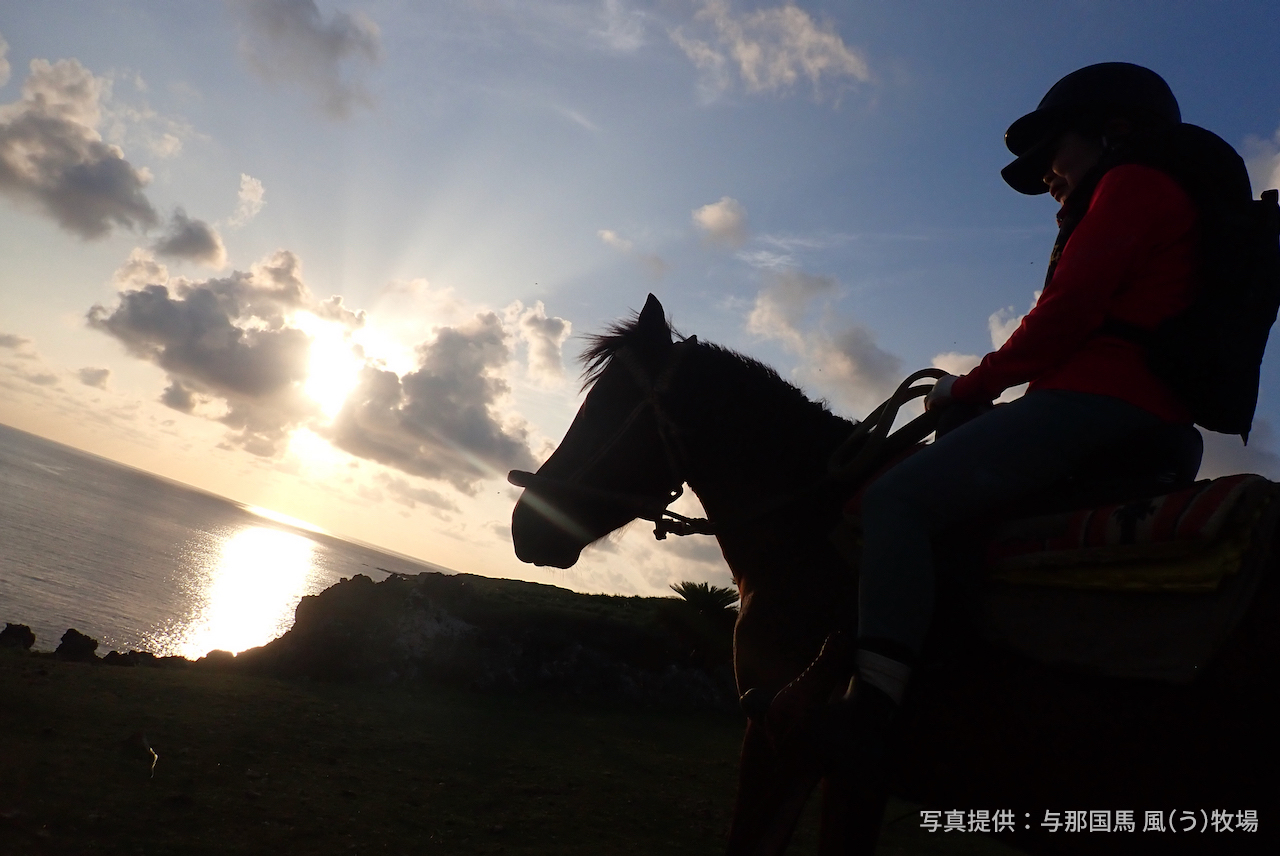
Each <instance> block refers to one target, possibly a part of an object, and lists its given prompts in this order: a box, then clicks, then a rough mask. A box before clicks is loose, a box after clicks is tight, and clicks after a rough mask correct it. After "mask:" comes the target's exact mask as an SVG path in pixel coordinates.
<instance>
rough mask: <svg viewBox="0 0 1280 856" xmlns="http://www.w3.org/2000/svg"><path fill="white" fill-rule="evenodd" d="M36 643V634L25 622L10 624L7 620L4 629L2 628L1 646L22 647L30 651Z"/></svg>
mask: <svg viewBox="0 0 1280 856" xmlns="http://www.w3.org/2000/svg"><path fill="white" fill-rule="evenodd" d="M34 644H36V634H35V633H33V632H32V630H31V628H30V627H28V626H27V625H25V624H9V623H8V622H5V625H4V630H0V648H21V649H22V650H24V651H30V650H31V646H32V645H34Z"/></svg>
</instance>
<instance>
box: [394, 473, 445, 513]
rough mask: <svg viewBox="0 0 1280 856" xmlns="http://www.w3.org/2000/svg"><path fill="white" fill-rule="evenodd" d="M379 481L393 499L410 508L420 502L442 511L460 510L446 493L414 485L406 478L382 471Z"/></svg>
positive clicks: (415, 506)
mask: <svg viewBox="0 0 1280 856" xmlns="http://www.w3.org/2000/svg"><path fill="white" fill-rule="evenodd" d="M378 482H379V483H381V484H382V485H383V486H384V487H385V488H386V489H387V491H388V492H389V493H390V494H391V498H392V500H393V501H395V502H398V503H400V504H401V505H407V506H408V507H409V508H417V507H418V503H422V504H423V505H427V506H430V507H432V508H439V509H440V510H442V511H454V512H456V511H459V510H460V509H459V508H458V506H457V504H456V503H454V502H452V501H451V500H450V499H449V498H448V497H446V496H445V495H444V494H442V493H437V492H436V491H434V490H430V489H429V488H425V487H414V486H413V485H412V484H410V483H409V482H408V481H407V480H406V479H402V478H398V477H396V476H392V475H388V474H386V473H382V474H381V475H379V476H378Z"/></svg>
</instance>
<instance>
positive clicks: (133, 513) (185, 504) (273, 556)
mask: <svg viewBox="0 0 1280 856" xmlns="http://www.w3.org/2000/svg"><path fill="white" fill-rule="evenodd" d="M430 571H434V572H438V573H446V574H455V573H457V571H455V570H454V569H452V568H448V567H445V566H443V565H438V564H435V563H433V562H430V561H426V560H423V559H417V558H414V557H412V556H406V555H404V554H401V553H397V552H395V551H393V550H388V549H385V548H382V547H378V546H377V545H373V544H368V543H364V542H361V541H358V540H356V539H353V538H348V537H344V536H341V535H337V534H334V533H332V532H328V531H327V530H325V529H323V528H322V527H319V526H316V525H314V524H311V523H309V522H308V521H304V520H299V519H296V518H293V517H290V516H288V515H284V514H281V513H278V512H275V511H273V510H271V509H267V508H261V507H258V506H253V505H248V504H246V503H242V502H239V501H237V500H234V499H231V498H228V497H224V496H220V495H218V494H216V493H213V492H211V491H209V490H205V489H202V488H198V487H195V486H192V485H188V484H184V483H182V482H179V481H176V480H174V479H171V478H166V477H164V476H160V475H157V474H155V473H151V472H148V471H146V470H143V469H140V468H138V467H134V466H130V465H128V464H122V463H120V462H117V461H113V460H110V459H108V458H104V457H102V456H100V455H96V454H94V453H92V452H87V451H84V450H82V449H77V448H75V447H72V446H67V445H65V444H62V443H58V442H57V441H54V440H50V439H48V438H45V437H40V436H39V435H36V434H31V433H30V432H27V431H24V430H22V429H20V428H15V427H13V426H11V425H6V424H4V423H0V621H3V622H7V623H13V624H25V625H27V626H28V627H31V628H32V630H33V631H34V632H35V634H36V644H35V648H36V649H37V650H42V651H52V650H54V649H55V648H56V647H57V646H58V643H59V640H60V639H61V637H62V634H63V633H64V632H65V631H66V630H67V629H71V628H74V629H76V630H77V631H79V632H81V633H84V634H86V635H88V636H91V637H93V638H95V639H97V640H98V641H99V643H100V645H99V649H98V653H99V654H103V653H105V652H107V651H110V650H118V651H129V650H140V651H149V652H150V653H153V654H156V655H158V656H169V655H179V656H184V657H188V658H189V659H197V658H199V657H201V656H204V655H205V654H207V653H208V651H210V650H215V649H220V650H230V651H233V652H238V651H241V650H245V649H247V648H251V647H256V646H258V645H263V644H266V643H267V642H269V641H271V640H272V639H274V638H277V637H278V636H280V635H281V634H283V633H284V632H285V631H286V630H287V629H288V628H289V627H290V626H291V625H292V623H293V611H294V609H295V608H296V606H297V604H298V601H300V600H301V599H302V597H304V596H306V595H312V594H318V593H319V592H320V591H323V590H324V589H325V588H328V587H329V586H330V585H333V584H334V583H337V582H338V581H339V580H341V579H342V578H344V577H352V576H355V575H356V574H365V575H366V576H369V577H371V578H373V579H374V580H381V579H384V578H386V577H387V576H388V575H390V574H417V573H423V572H430Z"/></svg>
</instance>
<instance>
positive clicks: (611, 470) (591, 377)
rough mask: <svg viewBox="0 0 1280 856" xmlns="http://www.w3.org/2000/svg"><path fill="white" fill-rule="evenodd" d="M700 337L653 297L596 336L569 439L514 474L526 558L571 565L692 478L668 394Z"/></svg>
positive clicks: (515, 515)
mask: <svg viewBox="0 0 1280 856" xmlns="http://www.w3.org/2000/svg"><path fill="white" fill-rule="evenodd" d="M695 343H696V340H689V341H688V342H680V343H677V342H676V341H675V340H674V337H673V334H672V331H671V326H670V325H669V324H668V323H667V320H666V315H665V313H664V311H663V308H662V304H661V303H659V302H658V299H657V298H656V297H654V296H653V295H652V294H651V295H649V299H648V300H647V301H646V302H645V305H644V309H642V310H641V311H640V313H639V314H638V316H636V317H635V319H634V320H633V321H632V322H631V323H630V324H626V325H620V326H617V327H614V328H612V329H611V330H610V331H609V332H608V333H606V334H604V335H601V336H598V337H595V338H594V340H593V343H592V345H591V347H590V348H588V350H587V353H586V355H585V360H586V364H587V385H588V386H589V387H590V392H589V393H588V394H587V397H586V399H585V400H584V401H583V402H582V406H581V407H580V408H579V410H578V414H577V416H576V417H574V420H573V424H572V425H570V427H569V430H568V432H567V433H566V434H565V437H564V440H563V441H562V442H561V443H560V446H559V448H557V449H556V451H555V452H554V453H553V454H552V455H551V457H550V458H548V459H547V461H546V463H544V464H543V465H542V466H541V467H540V468H539V469H538V471H537V472H536V473H521V472H513V473H512V474H511V476H510V480H511V482H512V483H513V484H516V485H519V486H521V487H524V488H525V490H524V492H523V494H522V495H521V496H520V500H519V501H518V502H517V503H516V507H515V510H514V511H513V512H512V515H511V536H512V541H513V542H514V544H515V551H516V556H517V557H518V558H519V559H520V560H521V561H524V562H531V563H533V564H535V565H540V566H551V567H556V568H568V567H572V566H573V564H574V563H576V562H577V561H578V557H579V556H580V555H581V553H582V550H583V548H585V547H586V546H587V545H589V544H591V543H593V542H594V541H597V540H599V539H600V538H602V537H604V536H605V535H608V534H609V533H610V532H613V531H614V530H616V529H619V528H621V527H623V526H625V525H626V524H628V523H630V522H631V521H632V520H635V519H636V518H637V517H646V518H649V519H652V518H653V515H655V514H660V513H661V510H662V509H664V508H665V507H666V506H667V505H668V504H669V503H671V501H672V500H674V499H675V498H676V497H677V496H679V494H680V490H681V487H682V484H683V481H684V479H683V477H682V475H681V473H680V471H679V466H678V463H677V460H676V454H675V452H674V449H673V447H672V439H671V437H670V434H669V430H670V429H669V426H668V425H666V424H665V414H664V412H663V409H662V406H661V404H660V398H661V396H662V395H663V393H664V392H665V391H666V388H667V386H668V384H669V383H670V380H671V376H672V374H673V372H674V370H675V366H676V363H677V362H678V361H679V359H680V357H681V356H682V354H683V351H684V349H686V348H688V347H691V346H692V345H693V344H695Z"/></svg>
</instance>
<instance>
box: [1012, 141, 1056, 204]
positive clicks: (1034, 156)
mask: <svg viewBox="0 0 1280 856" xmlns="http://www.w3.org/2000/svg"><path fill="white" fill-rule="evenodd" d="M1060 136H1061V133H1060V131H1059V130H1058V129H1057V128H1056V127H1054V126H1046V130H1045V132H1044V135H1043V136H1042V137H1041V138H1040V139H1039V140H1038V141H1037V142H1035V143H1033V144H1032V145H1030V146H1028V147H1027V148H1025V149H1024V150H1023V151H1022V152H1020V153H1016V154H1018V157H1017V158H1016V159H1015V160H1014V161H1013V162H1012V163H1010V164H1009V165H1008V166H1006V167H1005V168H1004V169H1002V170H1000V177H1001V178H1003V179H1004V181H1005V184H1007V185H1009V186H1010V187H1012V188H1013V189H1014V190H1016V191H1018V192H1019V193H1024V194H1026V195H1027V196H1039V195H1040V194H1041V193H1048V192H1049V185H1047V184H1045V183H1044V174H1045V173H1046V172H1048V171H1049V167H1050V166H1052V164H1053V155H1054V147H1055V146H1056V144H1057V142H1058V139H1059V137H1060Z"/></svg>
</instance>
